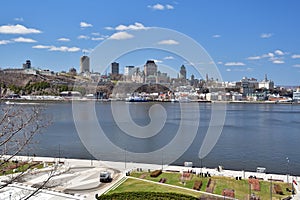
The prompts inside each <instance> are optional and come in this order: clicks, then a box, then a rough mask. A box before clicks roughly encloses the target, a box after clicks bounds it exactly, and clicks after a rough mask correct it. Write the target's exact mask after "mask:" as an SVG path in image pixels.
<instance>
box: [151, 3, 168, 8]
mask: <svg viewBox="0 0 300 200" xmlns="http://www.w3.org/2000/svg"><path fill="white" fill-rule="evenodd" d="M148 8H151V9H153V10H164V9H165V6H164V5H161V4H159V3H158V4H155V5H153V6H150V5H149V6H148Z"/></svg>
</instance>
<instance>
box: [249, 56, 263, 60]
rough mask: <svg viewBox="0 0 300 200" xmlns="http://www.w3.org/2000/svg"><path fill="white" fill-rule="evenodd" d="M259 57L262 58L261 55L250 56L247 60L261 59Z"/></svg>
mask: <svg viewBox="0 0 300 200" xmlns="http://www.w3.org/2000/svg"><path fill="white" fill-rule="evenodd" d="M259 59H261V57H260V56H250V57H248V58H247V60H259Z"/></svg>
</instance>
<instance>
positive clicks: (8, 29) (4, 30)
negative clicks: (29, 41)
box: [0, 24, 41, 34]
mask: <svg viewBox="0 0 300 200" xmlns="http://www.w3.org/2000/svg"><path fill="white" fill-rule="evenodd" d="M31 33H41V31H40V30H37V29H34V28H27V27H25V26H23V25H20V24H17V25H3V26H0V34H31Z"/></svg>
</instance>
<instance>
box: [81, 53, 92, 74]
mask: <svg viewBox="0 0 300 200" xmlns="http://www.w3.org/2000/svg"><path fill="white" fill-rule="evenodd" d="M85 72H90V58H89V57H88V56H81V57H80V73H85Z"/></svg>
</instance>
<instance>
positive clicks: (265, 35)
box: [260, 33, 273, 39]
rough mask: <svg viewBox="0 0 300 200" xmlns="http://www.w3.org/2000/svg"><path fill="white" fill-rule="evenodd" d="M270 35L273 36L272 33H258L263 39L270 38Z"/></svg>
mask: <svg viewBox="0 0 300 200" xmlns="http://www.w3.org/2000/svg"><path fill="white" fill-rule="evenodd" d="M272 36H273V34H272V33H262V34H261V35H260V37H261V38H264V39H266V38H270V37H272Z"/></svg>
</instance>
